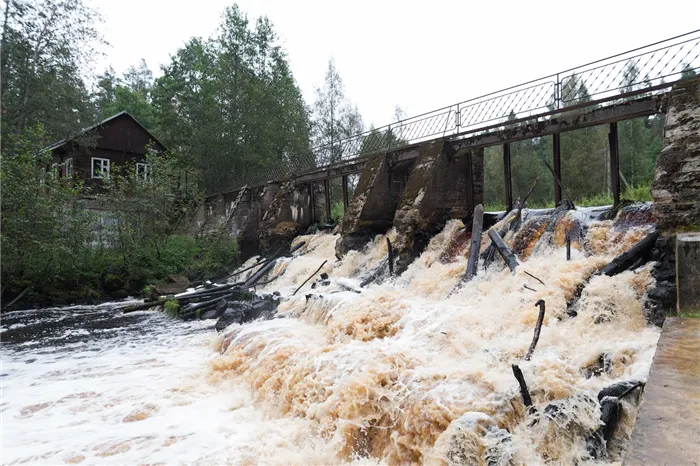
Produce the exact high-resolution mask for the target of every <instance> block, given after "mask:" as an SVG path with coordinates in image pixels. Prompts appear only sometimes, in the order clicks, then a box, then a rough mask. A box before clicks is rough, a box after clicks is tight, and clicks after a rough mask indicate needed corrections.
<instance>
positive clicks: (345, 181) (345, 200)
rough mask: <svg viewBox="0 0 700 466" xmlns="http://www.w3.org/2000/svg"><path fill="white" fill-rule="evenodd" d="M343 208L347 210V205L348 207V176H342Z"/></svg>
mask: <svg viewBox="0 0 700 466" xmlns="http://www.w3.org/2000/svg"><path fill="white" fill-rule="evenodd" d="M342 179H343V207H344V208H345V210H348V205H350V198H349V196H348V175H343V178H342Z"/></svg>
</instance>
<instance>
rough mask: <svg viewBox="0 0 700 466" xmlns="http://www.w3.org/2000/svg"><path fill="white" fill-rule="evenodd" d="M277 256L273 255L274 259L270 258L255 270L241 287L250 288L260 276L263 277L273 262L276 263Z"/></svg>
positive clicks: (272, 265) (270, 268)
mask: <svg viewBox="0 0 700 466" xmlns="http://www.w3.org/2000/svg"><path fill="white" fill-rule="evenodd" d="M277 259H279V258H278V257H275V258H274V259H270V261H268V262H267V263H266V264H265V265H263V266H262V267H260V270H258V271H257V272H255V273H254V274H253V275H252V276H251V277H250V278H248V280H246V282H245V283H244V284H243V288H246V289H248V288H252V287H253V286H255V284H256V283H257V282H258V281H260V279H261V278H262V277H264V276H265V275H266V274H267V273H268V272H269V271H270V270H272V268H273V267H274V266H275V263H277Z"/></svg>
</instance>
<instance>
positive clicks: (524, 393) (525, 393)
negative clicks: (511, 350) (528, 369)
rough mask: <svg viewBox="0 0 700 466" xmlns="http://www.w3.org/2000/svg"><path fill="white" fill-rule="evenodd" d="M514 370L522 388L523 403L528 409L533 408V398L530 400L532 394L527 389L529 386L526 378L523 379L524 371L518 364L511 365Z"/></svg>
mask: <svg viewBox="0 0 700 466" xmlns="http://www.w3.org/2000/svg"><path fill="white" fill-rule="evenodd" d="M511 368H512V369H513V375H514V376H515V380H517V381H518V385H519V386H520V395H521V396H522V397H523V403H524V404H525V406H526V407H528V408H530V407H531V406H532V398H530V392H529V391H528V389H527V384H526V383H525V377H523V371H521V370H520V367H518V365H517V364H513V365H511Z"/></svg>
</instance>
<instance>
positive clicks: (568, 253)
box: [566, 230, 571, 261]
mask: <svg viewBox="0 0 700 466" xmlns="http://www.w3.org/2000/svg"><path fill="white" fill-rule="evenodd" d="M566 260H567V261H570V260H571V232H570V231H569V230H566Z"/></svg>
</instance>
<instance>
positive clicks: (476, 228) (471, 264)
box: [464, 204, 484, 282]
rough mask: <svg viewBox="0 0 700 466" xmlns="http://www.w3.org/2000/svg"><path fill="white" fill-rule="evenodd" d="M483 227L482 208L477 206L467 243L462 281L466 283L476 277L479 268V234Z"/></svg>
mask: <svg viewBox="0 0 700 466" xmlns="http://www.w3.org/2000/svg"><path fill="white" fill-rule="evenodd" d="M483 226H484V206H483V205H481V204H479V205H477V206H476V207H475V208H474V215H473V216H472V238H471V241H470V242H469V261H468V262H467V273H466V274H465V275H464V281H466V282H468V281H469V280H471V279H472V278H474V277H475V276H476V270H477V268H478V267H479V248H480V247H481V233H482V232H483Z"/></svg>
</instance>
